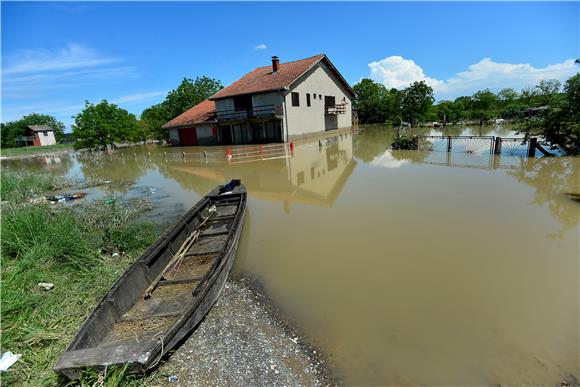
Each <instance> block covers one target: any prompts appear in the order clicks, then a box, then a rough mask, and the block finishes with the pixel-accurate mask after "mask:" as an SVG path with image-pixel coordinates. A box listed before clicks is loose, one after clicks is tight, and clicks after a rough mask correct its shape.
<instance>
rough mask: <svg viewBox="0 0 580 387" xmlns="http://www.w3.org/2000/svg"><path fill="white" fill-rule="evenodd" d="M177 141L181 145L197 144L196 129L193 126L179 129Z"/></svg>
mask: <svg viewBox="0 0 580 387" xmlns="http://www.w3.org/2000/svg"><path fill="white" fill-rule="evenodd" d="M179 142H180V143H181V146H193V145H197V131H196V130H195V128H182V129H179Z"/></svg>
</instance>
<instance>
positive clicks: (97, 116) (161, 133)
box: [1, 76, 223, 149]
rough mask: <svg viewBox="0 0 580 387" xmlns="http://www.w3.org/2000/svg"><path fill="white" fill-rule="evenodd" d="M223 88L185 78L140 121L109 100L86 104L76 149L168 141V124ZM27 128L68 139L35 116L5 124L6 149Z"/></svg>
mask: <svg viewBox="0 0 580 387" xmlns="http://www.w3.org/2000/svg"><path fill="white" fill-rule="evenodd" d="M222 88H223V86H222V83H221V82H220V81H218V80H216V79H212V78H209V77H206V76H202V77H197V78H195V79H189V78H184V79H183V80H182V82H181V84H180V85H179V86H178V87H177V88H175V89H174V90H171V91H170V92H169V93H168V94H167V96H166V97H165V99H164V100H163V102H161V103H159V104H157V105H154V106H151V107H149V108H147V109H145V110H143V112H142V113H141V116H140V117H137V116H135V115H134V114H132V113H129V112H128V111H127V110H125V109H122V108H120V107H119V106H117V105H115V104H113V103H110V102H108V101H107V100H103V101H101V102H99V103H96V104H93V103H90V102H88V101H85V107H84V108H83V110H82V111H81V112H80V113H79V114H77V115H75V116H74V117H73V118H74V124H73V125H72V136H73V138H74V139H75V140H76V142H75V148H77V149H85V148H86V149H106V148H107V147H110V146H113V144H114V143H126V142H129V143H138V142H144V141H146V140H148V139H151V138H154V139H157V140H167V139H168V138H169V133H168V131H167V130H166V129H163V128H162V126H163V125H164V124H166V123H167V122H169V121H170V120H172V119H173V118H175V117H177V116H178V115H180V114H181V113H183V112H184V111H186V110H188V109H190V108H192V107H193V106H195V105H197V104H198V103H200V102H202V101H203V100H205V99H207V98H209V97H210V96H212V95H213V94H215V93H217V92H218V91H219V90H221V89H222ZM27 125H48V126H50V127H51V128H52V129H54V132H55V137H56V140H57V142H60V141H61V140H62V139H63V138H64V136H65V134H64V128H65V125H64V123H63V122H61V121H59V120H57V119H56V118H55V117H53V116H50V115H46V114H36V113H32V114H29V115H27V116H24V117H22V118H21V119H19V120H16V121H11V122H7V123H2V128H1V129H2V131H1V139H2V144H1V145H2V147H3V148H8V147H14V146H16V138H18V137H20V136H24V134H25V132H26V129H27Z"/></svg>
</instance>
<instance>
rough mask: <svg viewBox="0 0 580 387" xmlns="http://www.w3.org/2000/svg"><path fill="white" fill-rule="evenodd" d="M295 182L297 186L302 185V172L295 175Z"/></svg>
mask: <svg viewBox="0 0 580 387" xmlns="http://www.w3.org/2000/svg"><path fill="white" fill-rule="evenodd" d="M296 180H297V182H296V183H297V184H298V185H302V184H304V172H300V173H298V174H297V175H296Z"/></svg>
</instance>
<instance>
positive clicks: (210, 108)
mask: <svg viewBox="0 0 580 387" xmlns="http://www.w3.org/2000/svg"><path fill="white" fill-rule="evenodd" d="M214 113H215V102H214V101H210V100H209V99H206V100H205V101H203V102H201V103H199V104H197V105H195V106H194V107H192V108H191V109H189V110H186V111H185V112H183V113H181V114H180V115H178V116H177V117H175V118H174V119H172V120H171V121H169V122H168V123H166V124H165V125H163V127H164V128H172V127H175V126H186V125H195V124H201V123H202V122H212V121H213V118H214Z"/></svg>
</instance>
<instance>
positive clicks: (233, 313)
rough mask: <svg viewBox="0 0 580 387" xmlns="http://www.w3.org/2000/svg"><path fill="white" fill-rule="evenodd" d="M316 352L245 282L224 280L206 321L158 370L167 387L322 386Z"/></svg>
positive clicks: (321, 368) (324, 376)
mask: <svg viewBox="0 0 580 387" xmlns="http://www.w3.org/2000/svg"><path fill="white" fill-rule="evenodd" d="M319 355H320V353H319V351H317V350H316V349H313V348H310V347H308V346H306V345H305V344H304V343H302V341H301V340H300V338H299V337H298V336H297V334H296V332H293V331H292V329H291V328H289V327H288V326H287V325H286V324H284V323H283V322H282V321H280V320H279V319H278V317H276V316H275V312H274V311H273V309H272V308H271V307H270V306H269V305H268V302H267V301H266V299H265V298H264V297H263V296H261V295H260V294H259V293H257V292H256V291H255V290H252V288H251V286H250V285H249V282H248V281H246V280H240V281H236V282H231V281H228V282H227V283H226V286H225V288H224V290H223V292H222V294H221V296H220V298H219V300H218V302H217V303H216V304H215V305H214V307H213V308H212V310H211V311H210V313H209V314H208V315H207V317H206V318H205V320H204V321H203V322H202V323H201V324H200V326H199V327H198V328H197V330H196V331H195V332H194V333H193V334H192V335H191V336H190V337H189V339H188V340H187V341H186V342H185V343H184V344H183V345H182V346H181V347H180V348H179V349H178V350H177V351H176V352H175V353H174V354H173V355H172V356H171V358H170V359H169V360H168V361H167V362H166V363H165V364H164V365H163V366H162V368H161V371H162V372H163V373H164V374H167V375H173V376H175V377H176V380H175V381H174V382H172V383H170V382H168V378H165V384H166V385H171V386H191V385H308V386H310V385H323V384H328V383H329V378H328V372H327V371H326V368H325V364H324V362H323V361H322V360H321V357H320V356H319Z"/></svg>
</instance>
